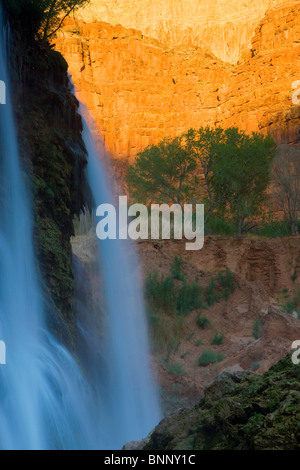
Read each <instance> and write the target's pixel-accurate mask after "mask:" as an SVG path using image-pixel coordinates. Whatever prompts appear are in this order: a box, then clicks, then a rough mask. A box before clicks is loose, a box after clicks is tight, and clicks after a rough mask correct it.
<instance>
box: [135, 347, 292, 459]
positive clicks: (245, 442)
mask: <svg viewBox="0 0 300 470" xmlns="http://www.w3.org/2000/svg"><path fill="white" fill-rule="evenodd" d="M299 378H300V366H299V365H294V364H293V363H292V360H291V356H290V354H289V355H288V356H286V358H285V359H283V360H282V361H280V362H279V363H278V364H276V365H275V366H273V367H272V368H271V369H270V370H269V371H268V372H266V373H265V374H264V375H263V376H261V377H259V376H257V375H255V374H252V373H249V372H237V373H231V374H230V373H224V374H222V375H221V376H220V377H219V378H218V379H217V380H216V381H215V382H214V383H213V384H212V385H211V386H209V387H208V388H207V389H206V390H205V394H204V398H203V399H202V400H201V401H200V402H199V403H198V405H197V406H196V407H194V408H193V409H184V410H181V411H180V412H178V413H176V414H175V415H173V416H170V417H169V418H167V419H165V420H164V421H162V422H161V423H160V424H159V426H158V427H157V428H156V429H155V430H154V432H153V433H152V435H151V437H150V441H149V443H148V444H147V445H146V446H145V447H144V449H146V450H148V451H149V450H172V451H174V450H296V449H299V448H300V428H299V421H300V413H299V410H300V385H299Z"/></svg>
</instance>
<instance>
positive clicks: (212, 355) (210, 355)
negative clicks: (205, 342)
mask: <svg viewBox="0 0 300 470" xmlns="http://www.w3.org/2000/svg"><path fill="white" fill-rule="evenodd" d="M223 359H224V356H223V354H220V353H216V352H214V351H209V350H205V351H203V353H202V354H201V356H200V357H199V358H198V359H197V362H196V365H197V366H199V367H206V366H208V365H209V364H215V363H217V362H220V361H223Z"/></svg>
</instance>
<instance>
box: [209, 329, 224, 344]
mask: <svg viewBox="0 0 300 470" xmlns="http://www.w3.org/2000/svg"><path fill="white" fill-rule="evenodd" d="M223 341H224V335H223V334H219V333H218V332H216V334H215V336H214V337H213V339H212V342H211V344H212V345H215V346H220V344H222V343H223Z"/></svg>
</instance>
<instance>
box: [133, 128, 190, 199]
mask: <svg viewBox="0 0 300 470" xmlns="http://www.w3.org/2000/svg"><path fill="white" fill-rule="evenodd" d="M195 169H196V161H195V159H194V157H193V155H191V154H190V152H189V149H188V148H187V146H186V142H185V139H184V136H180V137H176V138H174V139H171V138H165V139H163V140H162V141H161V142H160V143H159V144H158V145H154V146H150V147H147V148H146V149H145V150H144V151H143V152H140V153H139V154H138V156H137V159H136V160H135V162H134V164H133V165H131V166H130V167H129V169H128V177H127V180H128V184H129V187H130V192H131V195H132V197H133V198H134V199H135V200H137V201H138V202H144V203H146V204H147V203H148V202H151V203H152V202H157V203H160V202H162V203H173V204H182V203H184V202H185V201H187V200H189V199H190V198H192V197H194V195H195V190H196V189H197V186H198V182H197V178H196V177H195Z"/></svg>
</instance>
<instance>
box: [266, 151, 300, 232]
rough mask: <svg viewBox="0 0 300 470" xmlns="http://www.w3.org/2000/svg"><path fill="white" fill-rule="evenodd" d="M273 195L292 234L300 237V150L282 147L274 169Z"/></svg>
mask: <svg viewBox="0 0 300 470" xmlns="http://www.w3.org/2000/svg"><path fill="white" fill-rule="evenodd" d="M272 179H273V194H274V197H275V200H276V201H277V203H278V205H279V207H280V209H281V210H282V211H283V213H284V215H285V217H286V218H287V220H288V221H289V224H290V229H291V234H292V235H298V232H299V231H298V225H297V222H298V219H299V217H300V149H297V148H295V147H290V146H288V145H281V146H280V148H279V152H278V155H277V157H276V158H275V160H274V163H273V167H272Z"/></svg>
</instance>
